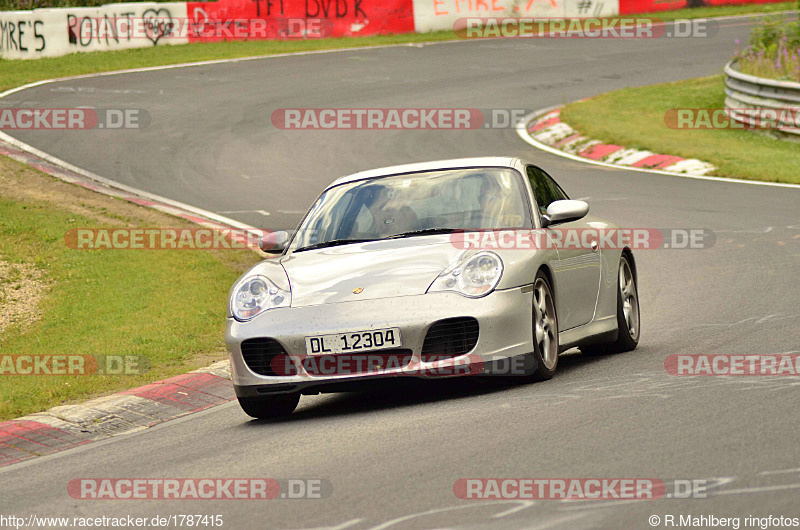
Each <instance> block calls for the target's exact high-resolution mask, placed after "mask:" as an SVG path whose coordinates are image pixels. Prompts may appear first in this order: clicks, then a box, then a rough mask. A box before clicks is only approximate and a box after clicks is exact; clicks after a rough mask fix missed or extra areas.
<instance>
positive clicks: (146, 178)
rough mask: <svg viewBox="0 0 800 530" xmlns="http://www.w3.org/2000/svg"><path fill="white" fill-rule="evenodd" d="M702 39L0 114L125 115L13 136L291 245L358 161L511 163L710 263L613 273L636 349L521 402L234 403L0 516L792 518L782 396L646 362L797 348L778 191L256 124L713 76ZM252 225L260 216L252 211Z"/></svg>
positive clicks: (502, 396)
mask: <svg viewBox="0 0 800 530" xmlns="http://www.w3.org/2000/svg"><path fill="white" fill-rule="evenodd" d="M723 24H724V25H727V26H726V27H723V28H722V29H721V30H720V32H719V33H718V34H717V35H716V36H715V37H714V38H707V39H655V40H627V41H626V40H581V39H567V40H527V39H519V40H492V41H470V42H456V43H443V44H436V45H426V46H397V47H391V48H383V49H364V50H357V51H346V52H338V53H325V54H312V55H302V56H295V57H281V58H272V59H259V60H253V61H241V62H230V63H224V64H217V65H209V66H200V67H192V68H181V69H167V70H159V71H152V72H142V73H132V74H124V75H113V76H105V77H96V78H83V79H75V80H72V81H66V82H60V83H55V84H45V85H42V86H39V87H34V88H31V89H27V90H24V91H21V92H18V93H15V94H12V95H10V96H8V97H6V98H4V99H3V100H2V102H1V103H0V105H2V106H4V107H34V106H41V107H49V108H64V107H74V106H81V105H91V106H94V107H98V108H140V109H145V110H147V111H148V112H149V113H150V115H151V116H152V119H153V121H152V124H151V125H150V126H149V127H147V128H145V129H142V130H129V131H102V130H92V131H82V132H75V133H69V134H67V133H63V132H62V133H56V132H48V131H35V132H27V133H24V134H23V133H21V132H20V133H14V136H15V137H17V138H19V139H20V140H23V141H25V142H27V143H29V144H31V145H34V146H35V147H37V148H39V149H42V150H44V151H45V152H47V153H50V154H52V155H54V156H57V157H59V158H62V159H63V160H66V161H68V162H70V163H72V164H75V165H77V166H79V167H81V168H84V169H87V170H90V171H92V172H95V173H97V174H99V175H102V176H104V177H107V178H110V179H113V180H116V181H118V182H120V183H124V184H127V185H131V186H135V187H137V188H140V189H143V190H146V191H149V192H153V193H157V194H160V195H163V196H165V197H168V198H170V199H174V200H179V201H182V202H185V203H188V204H192V205H194V206H198V207H201V208H205V209H208V210H211V211H214V212H243V213H226V214H225V215H228V216H230V217H233V218H236V219H238V220H240V221H244V222H247V223H250V224H252V225H255V226H259V227H264V228H272V229H278V228H286V227H293V226H294V225H295V224H296V223H297V222H298V220H299V217H300V215H301V213H303V212H304V211H305V210H306V208H307V207H308V206H309V205H310V203H311V201H313V199H314V198H315V197H316V195H317V194H318V193H319V192H320V190H321V189H322V187H323V186H324V185H325V184H327V183H328V182H330V181H332V180H333V179H335V178H336V177H339V176H341V175H344V174H347V173H350V172H353V171H356V170H360V169H368V168H372V167H379V166H384V165H390V164H395V163H405V162H410V161H422V160H432V159H437V158H454V157H461V156H472V155H488V154H500V155H525V156H526V157H529V158H533V159H535V160H537V161H538V162H539V164H540V165H541V166H542V167H543V168H545V169H547V170H548V171H549V172H550V173H551V174H553V175H554V176H555V177H556V179H557V180H559V182H560V183H561V184H562V185H563V186H564V188H565V189H566V190H567V192H568V193H570V195H571V196H572V197H574V198H588V199H586V200H587V201H588V202H589V203H590V205H591V208H592V212H593V213H596V214H597V215H600V216H602V217H607V218H609V219H612V220H614V221H615V222H618V223H620V224H622V225H623V226H626V227H654V228H703V229H710V230H712V231H713V232H714V233H715V234H716V236H717V237H716V242H715V244H714V245H713V246H712V247H711V248H707V249H693V250H673V249H668V250H665V249H662V250H645V251H640V252H639V253H638V254H637V256H636V258H637V261H638V267H639V271H640V283H639V290H640V293H641V306H642V315H643V323H642V325H643V327H642V332H643V335H642V340H641V342H640V345H639V348H638V349H637V350H636V351H634V352H631V353H627V354H621V355H617V356H610V357H602V358H586V357H583V356H581V355H580V354H577V353H576V354H571V353H570V354H567V355H565V356H563V357H562V358H561V360H560V363H559V371H558V373H557V375H556V377H555V378H554V379H553V380H551V381H549V382H546V383H538V384H530V385H518V386H508V387H487V386H481V385H478V384H477V383H475V382H473V381H456V382H447V383H445V384H440V385H426V386H425V387H421V388H417V389H403V390H385V391H381V392H374V393H369V394H362V393H358V394H341V395H327V396H314V397H304V398H303V399H302V400H301V402H300V407H299V408H298V410H297V412H295V414H294V415H292V416H291V418H290V419H288V420H286V421H280V422H273V423H270V422H259V421H248V418H247V417H246V416H245V415H244V413H242V412H241V410H240V409H239V407H238V405H237V404H236V403H230V404H227V405H224V406H220V407H217V408H213V409H210V410H207V411H205V412H201V413H198V414H194V415H191V416H187V417H184V418H182V419H179V420H176V421H172V422H169V423H166V424H162V425H160V426H157V427H154V428H152V429H147V430H144V431H139V432H135V433H132V434H128V435H123V436H120V437H116V438H112V439H110V440H107V441H104V442H99V443H94V444H90V445H88V446H84V447H78V448H76V449H72V450H69V451H65V452H61V453H58V454H55V455H52V456H49V457H43V458H39V459H35V460H32V461H30V462H23V463H21V464H18V465H15V466H10V467H8V468H5V469H2V470H0V491H2V499H1V500H0V505H1V506H2V511H3V512H4V513H16V514H19V515H25V514H28V513H35V514H39V515H52V516H67V515H69V516H73V515H75V516H78V515H85V516H93V517H94V516H101V515H108V516H111V515H129V514H130V515H134V516H140V517H153V516H154V515H161V516H167V515H171V514H187V513H194V514H209V515H212V514H221V515H222V517H223V520H224V528H237V529H238V528H319V527H336V528H352V529H357V530H361V529H367V528H374V527H379V528H443V527H460V528H484V527H486V526H487V525H490V524H491V525H492V527H497V528H575V529H581V528H650V527H651V526H650V524H649V523H648V518H649V517H650V516H651V515H658V516H660V517H662V518H663V516H664V515H667V514H672V515H674V516H676V517H677V516H679V515H681V514H683V515H686V514H692V515H694V516H699V515H712V514H713V515H715V516H717V517H741V518H744V517H747V516H750V515H753V516H759V517H766V516H769V515H772V516H776V517H779V516H788V517H797V516H798V515H800V514H798V504H797V499H798V494H799V493H800V491H799V490H800V445H798V443H797V439H798V438H797V435H798V432H799V430H798V427H799V426H800V425H799V424H798V419H799V418H800V414H798V410H799V409H800V394H798V385H800V380H798V378H794V377H784V376H778V377H694V378H685V377H676V376H672V375H670V374H668V373H667V372H666V370H665V368H664V360H665V358H666V357H667V356H668V355H672V354H768V353H772V354H778V353H787V352H792V351H798V350H800V347H799V346H798V344H799V343H800V289H798V288H797V275H798V271H800V245H799V244H798V243H800V189H788V188H778V187H771V186H756V185H748V184H739V183H726V182H714V181H707V180H696V179H689V178H681V177H672V176H663V175H653V174H648V173H641V172H633V171H624V170H613V169H606V168H601V167H597V166H592V165H587V164H583V163H578V162H572V161H569V160H565V159H563V158H559V157H556V156H553V155H550V154H545V153H542V152H538V151H536V150H535V149H533V148H532V147H530V146H528V145H527V144H525V143H524V142H522V141H521V140H520V139H519V137H518V136H517V134H516V132H515V131H514V130H513V129H502V130H489V129H485V130H475V131H467V132H464V131H346V130H345V131H303V130H300V131H281V130H278V129H276V128H275V127H273V126H272V124H271V123H270V115H271V113H272V111H273V110H274V109H278V108H306V107H310V108H321V107H333V108H340V107H341V108H346V107H355V108H379V107H392V108H402V107H422V108H434V107H456V108H470V107H471V108H482V109H487V108H500V109H529V110H534V109H539V108H543V107H547V106H551V105H555V104H559V103H562V102H568V101H573V100H576V99H580V98H584V97H588V96H592V95H595V94H599V93H602V92H605V91H608V90H611V89H615V88H621V87H625V86H636V85H648V84H653V83H658V82H666V81H673V80H680V79H687V78H692V77H699V76H705V75H714V74H717V73H719V72H720V71H721V68H722V65H723V64H724V62H725V61H726V60H727V59H728V57H729V56H730V55H731V54H732V52H733V50H734V47H735V44H734V39H735V38H737V37H738V38H739V39H741V40H742V41H745V39H746V38H747V32H748V29H747V26H746V25H743V24H742V22H741V21H740V20H730V21H726V22H724V23H723ZM258 210H263V211H265V212H268V213H269V215H268V216H265V215H263V213H258V212H257V211H258ZM84 477H119V478H121V477H126V478H128V477H136V478H153V477H177V478H181V477H198V478H205V477H274V478H278V479H284V478H319V479H325V480H327V481H329V482H330V484H331V486H332V494H331V495H330V496H329V497H327V498H324V499H306V500H290V499H275V500H271V501H244V500H224V501H174V500H171V501H159V500H146V501H90V500H75V499H72V498H70V496H69V495H68V494H67V484H68V483H69V481H70V480H72V479H75V478H84ZM474 477H484V478H489V477H540V478H545V477H548V478H566V477H603V478H622V477H653V478H660V479H663V480H667V481H669V480H673V479H679V480H683V479H689V480H691V479H709V480H710V482H709V483H708V484H709V488H708V495H707V498H695V499H676V498H669V499H667V498H664V499H661V500H656V501H634V502H630V501H623V502H618V501H617V502H615V501H572V502H570V501H556V500H549V501H536V502H518V501H508V502H498V501H464V500H459V499H458V498H456V496H455V495H454V493H453V485H454V483H455V482H456V480H458V479H460V478H474Z"/></svg>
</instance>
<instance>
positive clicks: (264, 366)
mask: <svg viewBox="0 0 800 530" xmlns="http://www.w3.org/2000/svg"><path fill="white" fill-rule="evenodd" d="M278 355H281V356H285V355H286V350H284V349H283V346H281V343H280V342H278V341H277V340H275V339H271V338H268V337H263V338H261V337H259V338H257V339H247V340H246V341H244V342H242V357H243V358H244V362H245V364H246V365H247V367H248V368H250V369H251V370H252V371H253V372H255V373H257V374H258V375H272V376H275V375H286V374H278V373H276V372H275V369H274V366H273V362H272V361H273V360H274V359H275V357H276V356H278Z"/></svg>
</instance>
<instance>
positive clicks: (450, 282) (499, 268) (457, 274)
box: [428, 252, 503, 298]
mask: <svg viewBox="0 0 800 530" xmlns="http://www.w3.org/2000/svg"><path fill="white" fill-rule="evenodd" d="M502 275H503V260H501V259H500V256H498V255H497V254H495V253H494V252H478V253H477V254H475V255H474V256H470V257H469V258H467V259H465V260H463V261H461V262H460V263H458V264H456V265H453V266H451V267H448V268H447V269H445V270H444V272H442V273H441V274H440V275H439V276H438V277H437V278H436V279H435V280H434V281H433V283H432V284H431V286H430V287H428V292H429V293H433V292H437V291H455V292H457V293H460V294H463V295H464V296H468V297H470V298H480V297H481V296H486V295H487V294H489V293H491V292H492V291H493V290H494V288H495V287H497V283H498V282H499V281H500V277H501V276H502Z"/></svg>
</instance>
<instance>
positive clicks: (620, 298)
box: [581, 254, 641, 355]
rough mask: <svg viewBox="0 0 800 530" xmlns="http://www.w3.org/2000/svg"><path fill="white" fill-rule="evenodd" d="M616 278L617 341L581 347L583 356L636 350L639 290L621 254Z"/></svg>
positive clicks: (630, 269) (639, 319) (627, 259)
mask: <svg viewBox="0 0 800 530" xmlns="http://www.w3.org/2000/svg"><path fill="white" fill-rule="evenodd" d="M617 276H618V277H617V340H616V341H614V342H610V343H607V344H595V345H591V346H582V347H581V353H583V354H586V355H603V354H606V353H622V352H626V351H631V350H634V349H636V346H637V345H638V344H639V333H640V331H641V318H640V313H639V290H638V289H637V287H636V276H635V275H634V274H633V267H632V265H631V259H630V258H629V257H628V256H627V255H626V254H622V257H621V258H620V260H619V267H618V269H617Z"/></svg>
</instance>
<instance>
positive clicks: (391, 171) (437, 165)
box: [328, 156, 518, 188]
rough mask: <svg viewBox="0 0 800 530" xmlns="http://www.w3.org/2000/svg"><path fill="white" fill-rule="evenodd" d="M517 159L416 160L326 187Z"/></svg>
mask: <svg viewBox="0 0 800 530" xmlns="http://www.w3.org/2000/svg"><path fill="white" fill-rule="evenodd" d="M517 160H518V158H517V157H509V156H482V157H474V158H454V159H451V160H434V161H432V162H417V163H414V164H403V165H399V166H389V167H382V168H378V169H370V170H367V171H359V172H358V173H353V174H352V175H347V176H346V177H341V178H338V179H336V180H335V181H333V182H332V183H331V184H330V185H329V186H328V188H332V187H334V186H338V185H339V184H344V183H346V182H353V181H356V180H366V179H373V178H377V177H385V176H388V175H399V174H403V173H416V172H420V171H437V170H445V169H458V168H467V167H514V165H515V163H516V161H517Z"/></svg>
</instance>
